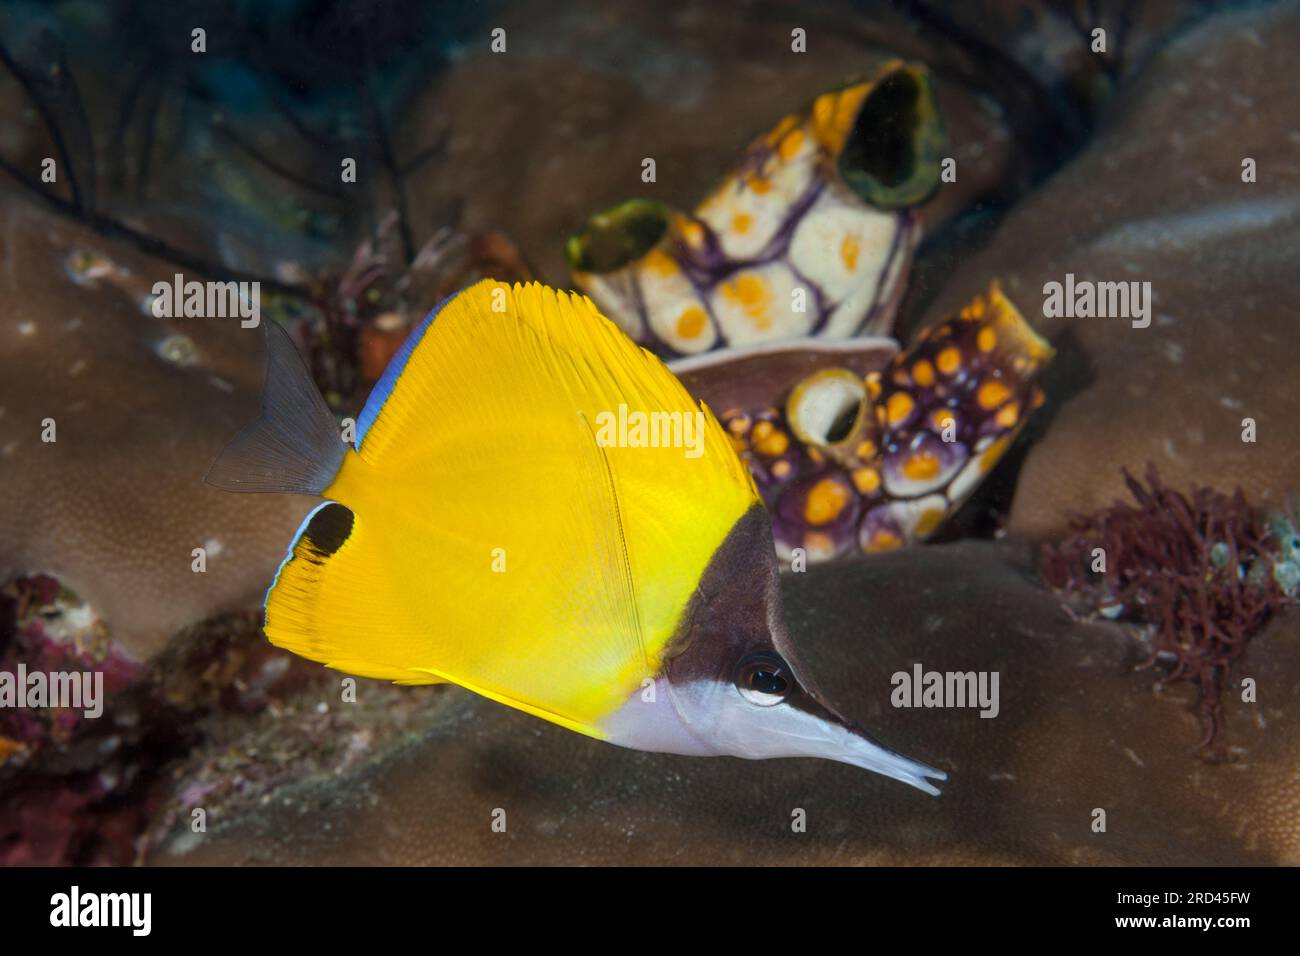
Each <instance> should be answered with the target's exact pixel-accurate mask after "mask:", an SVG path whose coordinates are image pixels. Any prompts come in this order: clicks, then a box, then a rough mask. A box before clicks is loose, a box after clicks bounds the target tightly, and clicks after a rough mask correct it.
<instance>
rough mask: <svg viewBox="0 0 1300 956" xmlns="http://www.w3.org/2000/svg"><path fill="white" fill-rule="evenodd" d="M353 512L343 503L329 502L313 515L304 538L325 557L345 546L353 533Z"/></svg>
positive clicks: (314, 549)
mask: <svg viewBox="0 0 1300 956" xmlns="http://www.w3.org/2000/svg"><path fill="white" fill-rule="evenodd" d="M352 521H353V514H352V512H351V511H350V510H349V509H347V508H345V507H343V505H337V504H328V505H326V506H325V507H324V508H321V509H320V511H318V512H316V514H314V515H313V516H312V519H311V521H309V522H308V523H307V530H306V531H304V532H303V535H302V536H303V540H304V541H305V542H306V543H307V545H309V546H310V547H311V549H312V550H313V551H316V552H317V553H319V554H320V555H322V556H324V557H329V556H330V555H332V554H334V553H335V552H336V551H338V549H339V548H341V547H343V542H344V541H346V540H348V537H349V536H350V535H351V534H352Z"/></svg>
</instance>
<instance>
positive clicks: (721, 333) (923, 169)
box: [566, 60, 945, 358]
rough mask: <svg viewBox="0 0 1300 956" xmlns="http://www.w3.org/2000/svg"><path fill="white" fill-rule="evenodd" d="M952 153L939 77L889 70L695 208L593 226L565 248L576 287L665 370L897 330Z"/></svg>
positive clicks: (634, 214) (836, 98) (759, 154)
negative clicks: (702, 359)
mask: <svg viewBox="0 0 1300 956" xmlns="http://www.w3.org/2000/svg"><path fill="white" fill-rule="evenodd" d="M944 141H945V140H944V134H943V128H942V125H941V123H940V120H939V114H938V109H937V107H936V105H935V102H934V97H933V93H932V91H931V88H930V79H929V74H928V73H927V71H926V70H925V68H924V67H922V66H920V65H918V64H912V63H906V62H904V61H901V60H893V61H890V62H887V63H884V64H882V65H881V66H880V67H879V68H877V69H876V70H875V71H874V72H873V73H871V74H870V76H869V77H868V78H867V79H865V80H863V81H861V82H857V83H852V84H850V85H848V86H845V87H844V88H842V89H839V90H834V91H831V92H828V93H824V94H822V95H821V96H819V97H817V99H816V100H815V101H814V102H813V103H812V104H811V106H809V108H808V109H807V110H806V111H805V112H803V113H802V114H796V115H790V116H786V117H785V118H784V119H782V120H781V121H780V122H779V123H777V125H776V126H775V127H774V128H773V129H772V130H771V131H769V132H768V133H766V134H765V135H763V136H760V137H758V138H757V139H756V140H754V142H753V143H752V144H751V145H750V146H749V148H748V149H747V150H746V151H745V153H744V155H743V156H742V157H741V160H740V162H739V163H738V164H737V165H736V166H735V167H734V168H733V169H732V170H731V172H730V173H729V174H728V175H727V176H726V177H724V178H723V180H722V182H721V183H719V185H718V186H717V187H716V188H715V189H714V190H713V191H712V192H711V193H710V194H709V195H708V196H707V197H705V199H704V200H703V201H702V202H700V204H699V205H698V206H696V208H695V210H694V211H693V212H689V213H687V212H682V211H679V210H675V209H672V208H670V207H667V206H665V205H663V204H661V203H658V202H653V201H650V200H644V199H632V200H629V201H627V202H624V203H621V204H619V205H617V206H614V207H613V208H610V209H607V210H605V211H603V212H600V213H598V214H596V215H595V216H592V217H591V219H590V220H588V222H587V224H586V225H585V227H584V228H583V229H582V230H581V231H580V232H578V233H577V234H576V235H575V236H573V237H572V238H571V239H570V240H569V242H568V246H567V247H566V255H567V258H568V261H569V266H570V268H571V269H572V271H573V281H574V283H575V285H576V286H577V287H578V288H580V289H582V290H583V291H584V292H586V293H587V294H588V295H590V296H591V298H592V300H593V301H595V302H596V304H597V305H598V306H600V308H601V310H602V311H603V312H604V313H605V314H606V315H607V316H609V317H610V318H611V319H613V320H614V321H615V322H616V323H618V325H619V327H620V328H622V329H623V331H624V332H626V333H627V334H628V335H629V336H631V337H632V338H633V339H635V340H636V341H638V342H640V343H641V344H643V345H645V346H646V347H647V348H650V349H651V350H653V351H655V352H657V353H658V354H659V355H661V356H663V357H665V358H671V357H674V356H687V355H699V354H701V353H704V352H708V351H711V350H715V349H721V348H727V347H732V348H736V347H747V346H752V345H755V344H759V343H765V342H775V341H779V340H784V339H792V338H800V337H818V338H826V339H842V338H847V337H849V336H852V335H855V334H857V333H859V332H862V331H865V332H871V333H879V332H886V331H888V329H889V327H890V325H891V324H892V321H893V316H894V311H895V309H896V308H897V305H898V301H899V298H900V296H901V293H902V290H903V287H904V283H905V281H906V278H907V272H908V267H909V265H910V262H911V257H912V250H913V249H914V247H915V246H916V243H917V241H918V239H919V238H920V223H919V219H918V217H917V215H916V212H915V207H916V206H917V205H918V204H919V203H921V202H923V201H924V200H926V199H927V198H929V196H930V195H931V194H932V193H933V192H934V191H935V189H936V188H937V187H938V185H939V164H940V160H941V152H942V148H943V144H944Z"/></svg>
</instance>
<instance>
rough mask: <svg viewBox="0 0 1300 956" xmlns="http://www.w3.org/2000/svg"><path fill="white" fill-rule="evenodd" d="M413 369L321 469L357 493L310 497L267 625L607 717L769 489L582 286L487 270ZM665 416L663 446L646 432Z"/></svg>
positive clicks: (371, 670) (530, 707) (479, 687)
mask: <svg viewBox="0 0 1300 956" xmlns="http://www.w3.org/2000/svg"><path fill="white" fill-rule="evenodd" d="M400 371H401V374H400V375H397V376H395V381H392V382H390V383H389V389H388V392H387V395H386V399H385V400H383V402H382V407H381V408H379V409H378V410H377V413H375V414H374V415H373V416H372V420H370V421H369V427H368V429H367V430H366V431H365V434H364V436H363V437H362V439H361V441H360V448H359V451H358V452H355V453H349V454H348V456H347V457H346V459H345V461H344V464H343V467H342V468H341V469H340V471H339V474H338V477H337V478H336V479H335V481H334V483H333V484H332V485H331V486H330V487H329V488H327V489H326V490H325V496H326V497H327V498H329V499H331V500H333V501H336V502H338V503H339V504H340V505H342V506H345V507H342V508H340V507H338V506H330V507H327V508H325V509H323V510H322V511H321V512H319V513H318V515H317V516H316V517H314V518H313V519H312V522H311V523H309V524H308V525H307V526H306V528H305V530H304V532H303V534H301V535H300V537H299V540H298V542H297V543H296V545H295V548H294V552H293V554H292V555H291V559H290V560H288V561H286V563H285V565H284V566H283V568H282V569H281V572H280V575H279V578H278V580H277V583H276V585H275V586H274V587H273V589H272V591H271V593H270V594H269V596H268V603H267V633H268V635H269V636H270V637H271V639H272V640H273V641H274V642H275V643H277V644H279V645H281V646H284V647H287V648H289V649H291V650H293V651H295V652H297V653H300V654H303V655H305V656H307V657H311V658H312V659H314V660H320V661H323V662H325V663H328V664H330V665H331V666H334V667H337V668H339V669H341V670H347V671H350V672H353V673H359V674H363V675H366V676H375V677H385V678H388V679H391V680H398V681H402V682H420V681H428V680H431V679H436V680H446V681H452V682H455V683H459V684H461V685H463V686H466V687H468V688H470V689H471V690H475V691H477V692H478V693H482V694H484V695H485V696H488V697H492V698H494V699H497V700H501V701H503V702H505V703H509V704H511V705H513V706H516V707H519V708H521V709H523V710H527V711H530V712H532V713H535V714H538V715H539V716H543V717H546V718H547V719H550V720H553V721H555V722H557V723H561V724H563V725H565V726H569V727H571V728H573V729H575V730H581V731H583V732H586V733H591V734H597V733H598V730H597V727H596V725H597V722H598V721H599V719H600V717H601V716H603V715H604V714H607V713H609V712H610V711H611V710H612V709H614V708H616V707H617V706H620V705H621V704H622V703H623V702H624V701H626V699H627V698H628V696H629V695H630V694H631V693H633V692H634V691H635V690H636V689H637V687H638V686H640V684H641V682H642V681H643V680H644V679H645V678H646V677H649V676H651V675H653V674H654V673H655V672H656V671H657V670H658V666H659V660H660V656H661V655H662V653H663V650H664V647H665V645H666V644H667V642H668V641H669V640H670V638H671V637H672V634H673V631H674V629H675V627H676V624H677V621H678V618H679V616H680V615H681V612H682V610H683V609H684V608H685V606H686V603H687V601H688V600H689V599H690V596H691V594H692V593H693V592H694V589H695V586H696V584H697V582H698V580H699V577H700V575H701V574H702V573H703V571H704V568H705V566H706V565H707V563H708V560H709V558H710V557H711V556H712V554H713V552H714V551H715V550H716V548H717V547H718V545H719V544H720V543H721V542H722V540H723V538H724V537H725V536H726V534H727V532H728V531H729V530H730V528H731V526H732V525H733V524H734V523H735V522H736V521H737V520H738V519H739V518H740V516H741V515H742V514H744V512H745V511H746V510H748V508H749V507H750V506H751V505H752V504H753V503H754V502H755V501H756V500H757V492H756V491H755V489H754V486H753V483H752V480H751V479H750V477H749V474H748V472H747V471H746V470H745V467H744V465H743V463H741V461H740V460H739V459H738V458H737V456H736V454H735V452H734V451H733V450H732V448H731V445H730V443H729V442H728V440H727V438H726V435H725V433H724V432H723V430H722V428H721V426H720V425H719V424H718V422H717V420H716V419H715V418H714V417H713V415H712V413H710V412H709V411H708V410H707V408H704V407H702V406H700V405H698V404H697V403H695V402H694V401H693V400H692V399H691V398H690V396H689V395H688V394H687V393H686V391H685V389H683V388H682V386H681V384H680V383H679V382H678V381H677V380H676V379H675V378H673V376H672V375H671V374H670V373H669V372H668V371H667V369H666V368H664V366H663V364H662V363H661V362H660V361H659V360H658V359H657V358H655V357H654V356H652V355H650V354H649V353H647V352H645V351H643V350H642V349H640V348H638V347H637V346H636V345H635V344H633V343H632V342H631V341H630V340H628V339H627V338H626V337H625V336H624V335H623V333H622V332H620V331H619V330H618V329H617V328H616V327H615V326H614V325H613V324H612V323H611V322H609V321H608V320H607V319H605V318H604V317H603V316H601V315H600V314H599V313H598V312H597V311H596V309H595V307H594V306H593V305H592V304H591V302H590V301H589V300H587V299H586V298H583V297H578V296H570V295H568V294H565V293H556V292H555V291H554V290H551V289H548V288H546V287H544V286H540V285H536V284H530V285H528V286H514V287H513V288H511V287H508V286H506V285H504V284H501V283H496V282H492V281H486V282H482V283H479V284H478V285H476V286H473V287H471V288H469V289H467V290H465V291H464V292H462V293H460V294H459V295H458V296H456V297H455V298H453V299H451V300H450V301H449V302H447V303H446V304H445V305H444V307H443V308H442V310H441V311H440V312H439V314H438V315H437V316H436V317H435V318H434V319H433V320H432V321H431V322H430V323H428V325H427V329H426V330H425V331H424V333H423V336H422V338H420V339H419V340H418V342H416V343H415V344H414V346H413V348H411V349H410V351H409V354H407V355H406V356H405V366H404V367H403V368H402V369H401V370H400ZM370 411H371V409H370V408H369V406H368V408H367V412H368V413H369V412H370ZM638 416H640V417H642V418H644V419H645V420H646V421H647V422H648V423H649V424H648V426H647V428H646V430H645V431H644V432H642V433H640V434H638V432H637V428H636V422H637V420H638ZM652 416H658V417H654V418H652ZM696 416H698V417H696ZM652 429H653V430H654V431H653V434H654V435H657V436H658V437H659V438H661V439H664V440H665V441H666V442H667V444H668V447H633V446H635V445H636V444H638V438H641V439H644V441H646V442H648V441H649V440H650V438H651V432H652ZM673 440H677V441H678V444H677V445H676V446H673V444H672V442H673ZM661 444H663V442H661ZM683 446H684V447H683ZM337 512H343V514H338V513H337ZM318 523H319V527H313V526H314V525H317V524H318ZM345 525H346V527H344V526H345Z"/></svg>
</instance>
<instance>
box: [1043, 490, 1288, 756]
mask: <svg viewBox="0 0 1300 956" xmlns="http://www.w3.org/2000/svg"><path fill="white" fill-rule="evenodd" d="M1124 482H1125V484H1126V485H1127V487H1128V490H1129V492H1130V494H1132V496H1133V500H1134V502H1135V504H1127V503H1124V502H1120V501H1116V502H1115V503H1114V504H1113V505H1111V506H1110V507H1109V508H1103V509H1101V510H1099V511H1096V512H1094V513H1092V514H1089V515H1075V516H1074V517H1073V518H1072V519H1071V522H1070V528H1071V533H1070V535H1069V536H1068V537H1067V538H1066V539H1065V540H1064V541H1063V542H1061V543H1060V544H1058V545H1050V544H1048V545H1044V546H1043V549H1042V560H1041V573H1042V576H1043V579H1044V580H1045V581H1046V582H1047V583H1048V584H1049V585H1050V586H1051V587H1052V588H1054V589H1055V590H1056V591H1058V592H1060V593H1061V594H1062V595H1063V596H1065V597H1066V598H1067V600H1068V601H1069V604H1070V606H1071V607H1072V608H1078V609H1082V610H1085V611H1088V612H1092V613H1095V614H1099V615H1102V616H1104V617H1107V618H1110V619H1113V620H1118V621H1121V622H1124V623H1128V624H1133V625H1136V626H1138V627H1141V628H1143V629H1144V630H1145V632H1146V634H1147V636H1148V637H1147V639H1148V641H1149V647H1150V654H1149V656H1148V657H1147V658H1146V660H1145V661H1143V663H1142V664H1141V665H1140V666H1139V669H1145V668H1158V669H1159V671H1160V673H1161V675H1162V681H1163V682H1164V683H1166V684H1173V683H1176V682H1180V681H1190V682H1191V683H1193V684H1195V685H1196V687H1197V689H1198V707H1199V710H1200V715H1201V720H1202V724H1203V726H1204V728H1205V736H1204V738H1203V739H1202V740H1201V744H1200V746H1201V748H1202V749H1206V748H1210V747H1211V746H1212V745H1215V744H1216V743H1218V742H1220V739H1221V738H1220V733H1221V731H1222V729H1223V723H1224V716H1223V702H1222V698H1223V692H1224V689H1225V687H1226V686H1227V683H1228V678H1229V675H1230V672H1231V671H1232V668H1233V667H1234V665H1235V664H1237V663H1238V662H1239V661H1240V660H1241V659H1242V657H1243V656H1244V655H1245V653H1246V648H1247V644H1248V643H1249V641H1250V640H1251V638H1253V637H1254V636H1255V635H1257V634H1258V633H1259V632H1260V631H1261V630H1263V628H1264V626H1265V625H1266V624H1267V623H1268V622H1269V620H1271V619H1272V618H1273V616H1274V615H1275V614H1277V613H1278V612H1279V611H1281V610H1282V609H1283V607H1285V606H1286V605H1288V604H1292V603H1294V599H1293V598H1292V597H1290V596H1288V595H1287V593H1286V592H1285V591H1284V590H1283V588H1282V586H1281V585H1280V584H1279V582H1278V581H1277V579H1276V578H1275V576H1274V575H1273V574H1272V573H1271V571H1272V566H1273V564H1274V557H1273V555H1274V553H1275V551H1276V545H1277V542H1276V541H1274V540H1273V537H1274V536H1273V532H1272V531H1271V530H1270V528H1269V523H1268V521H1267V519H1266V518H1265V516H1264V515H1263V514H1262V513H1261V512H1260V511H1259V510H1258V509H1256V508H1253V507H1252V506H1251V505H1250V504H1249V503H1248V502H1247V501H1246V498H1245V496H1244V495H1243V494H1242V492H1241V490H1240V489H1237V490H1236V491H1234V492H1233V494H1231V495H1227V494H1223V493H1222V492H1219V491H1216V490H1214V489H1212V488H1208V487H1193V488H1192V489H1191V490H1190V491H1189V492H1188V493H1187V494H1183V493H1181V492H1179V491H1175V490H1174V489H1172V488H1169V487H1168V486H1166V485H1164V484H1163V483H1162V482H1161V481H1160V477H1159V475H1158V474H1157V473H1156V469H1155V467H1154V466H1152V465H1149V466H1148V468H1147V473H1146V480H1145V483H1143V482H1139V481H1138V480H1137V479H1135V478H1134V477H1133V476H1132V475H1131V474H1129V472H1128V471H1127V470H1125V471H1124Z"/></svg>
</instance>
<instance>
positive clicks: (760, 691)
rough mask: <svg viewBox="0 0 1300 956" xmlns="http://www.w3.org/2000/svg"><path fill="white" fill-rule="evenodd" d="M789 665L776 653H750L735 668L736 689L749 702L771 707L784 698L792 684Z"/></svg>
mask: <svg viewBox="0 0 1300 956" xmlns="http://www.w3.org/2000/svg"><path fill="white" fill-rule="evenodd" d="M792 681H793V679H792V677H791V675H790V667H789V665H787V664H786V662H785V661H783V660H782V659H781V658H780V657H779V656H777V655H776V654H771V653H768V652H762V653H758V654H751V655H749V656H748V657H746V658H745V659H744V660H742V661H741V662H740V666H739V667H738V668H737V669H736V690H738V691H740V696H741V697H743V698H745V700H747V701H749V702H750V703H751V704H757V705H758V706H760V707H771V706H772V705H773V704H779V703H781V701H783V700H785V697H786V695H787V694H788V693H790V686H791V684H792Z"/></svg>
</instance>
